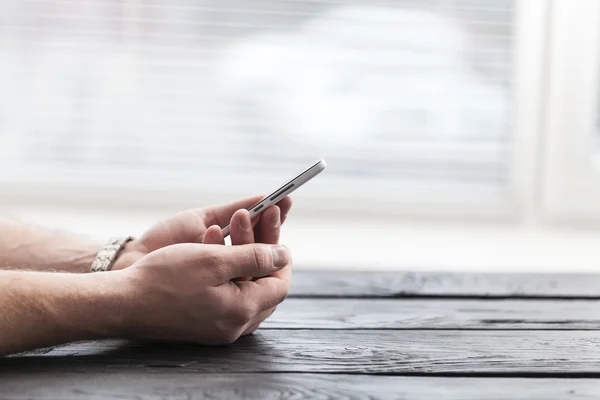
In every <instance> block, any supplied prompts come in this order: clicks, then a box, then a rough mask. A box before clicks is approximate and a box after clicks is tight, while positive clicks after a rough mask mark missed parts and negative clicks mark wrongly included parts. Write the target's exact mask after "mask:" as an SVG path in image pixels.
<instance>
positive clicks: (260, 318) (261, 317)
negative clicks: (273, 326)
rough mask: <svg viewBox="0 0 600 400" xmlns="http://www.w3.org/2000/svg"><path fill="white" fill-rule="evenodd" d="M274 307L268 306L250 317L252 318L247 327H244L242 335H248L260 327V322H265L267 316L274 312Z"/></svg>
mask: <svg viewBox="0 0 600 400" xmlns="http://www.w3.org/2000/svg"><path fill="white" fill-rule="evenodd" d="M276 309H277V307H273V308H270V309H268V310H266V311H262V312H260V313H259V314H258V315H257V316H256V317H254V318H252V320H251V321H250V322H249V323H248V325H249V326H248V328H246V330H245V331H244V333H242V336H244V335H249V334H251V333H253V332H254V331H256V330H257V329H258V328H259V327H260V324H262V323H263V322H265V320H266V319H267V318H269V317H270V316H271V315H272V314H273V313H274V312H275V310H276Z"/></svg>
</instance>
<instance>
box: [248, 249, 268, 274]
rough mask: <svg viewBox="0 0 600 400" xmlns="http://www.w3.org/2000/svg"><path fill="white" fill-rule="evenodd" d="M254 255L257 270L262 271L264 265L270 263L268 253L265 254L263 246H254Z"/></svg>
mask: <svg viewBox="0 0 600 400" xmlns="http://www.w3.org/2000/svg"><path fill="white" fill-rule="evenodd" d="M252 257H253V262H254V269H255V270H256V272H260V271H262V270H263V267H264V266H266V265H267V263H268V259H267V255H266V254H265V252H264V250H263V249H262V248H261V247H257V246H253V247H252Z"/></svg>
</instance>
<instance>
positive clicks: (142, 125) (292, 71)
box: [0, 0, 546, 215]
mask: <svg viewBox="0 0 600 400" xmlns="http://www.w3.org/2000/svg"><path fill="white" fill-rule="evenodd" d="M545 4H546V2H544V1H541V0H532V1H527V2H525V1H516V0H419V1H417V0H388V1H383V0H378V1H371V0H369V1H367V0H355V1H333V0H263V1H249V0H226V1H222V0H219V1H217V0H195V1H192V0H177V1H166V0H135V1H134V0H130V1H127V0H121V1H119V0H94V1H75V0H22V1H16V0H15V1H10V0H9V1H5V2H3V4H2V7H4V9H3V10H2V11H3V12H2V14H3V15H4V19H3V21H2V26H3V28H2V29H3V31H2V38H0V71H2V79H3V81H2V84H3V88H4V89H3V90H2V92H3V93H2V97H0V101H1V103H0V124H1V125H0V127H1V129H2V130H1V131H0V167H1V168H0V188H2V189H0V192H3V194H2V196H13V197H14V196H16V197H15V198H18V196H24V195H26V194H27V195H29V196H31V195H32V193H38V194H40V193H43V196H44V197H45V198H47V197H49V196H50V197H51V196H62V197H64V198H68V199H69V200H70V201H76V200H77V199H78V198H79V199H81V198H85V199H89V198H96V199H105V200H108V199H109V198H110V197H112V196H114V195H113V194H112V193H114V191H113V190H110V189H114V188H115V187H119V188H121V189H122V190H121V191H119V193H121V196H120V197H119V199H116V200H117V201H119V202H127V201H130V200H133V201H135V202H136V203H137V202H139V201H142V202H145V203H148V204H151V203H157V202H158V203H165V202H166V203H169V204H174V203H178V202H183V203H185V204H195V202H196V199H197V198H198V196H201V195H202V196H204V195H206V194H212V195H214V196H216V197H220V198H223V197H228V198H229V197H232V196H234V195H235V196H237V195H239V194H247V193H255V192H256V190H261V189H263V188H264V190H269V189H270V188H271V187H272V186H273V185H276V184H277V183H279V182H278V181H279V180H285V179H286V178H288V176H289V175H291V174H292V173H294V172H296V171H298V170H301V169H302V168H303V167H304V166H306V165H307V164H308V163H310V162H312V161H314V159H315V158H318V157H321V156H323V157H325V158H326V159H327V161H328V163H329V164H330V166H331V167H330V169H329V170H328V171H327V173H326V174H324V175H323V176H322V177H320V178H319V179H318V180H316V181H315V183H314V184H311V185H309V186H307V187H306V190H305V189H303V190H302V193H298V197H303V199H304V200H305V201H306V202H305V203H304V204H306V207H308V208H311V207H312V208H314V209H315V210H316V209H322V208H328V207H329V208H342V209H343V208H346V209H350V210H356V209H357V208H358V207H362V206H363V205H364V204H365V202H366V201H368V202H369V203H370V204H375V205H376V207H374V209H375V210H380V211H381V212H382V213H384V212H385V213H388V212H390V210H392V211H400V212H402V211H403V210H404V211H406V212H419V211H420V212H423V213H426V214H432V213H433V214H435V213H441V214H447V213H455V212H459V213H464V214H481V215H495V214H502V215H504V214H507V213H514V212H515V211H518V209H519V208H522V207H523V203H524V202H526V201H529V200H526V198H530V197H533V196H532V195H531V190H532V189H530V187H531V185H530V184H531V179H532V178H531V177H532V176H533V175H534V171H533V167H534V165H535V160H532V157H531V155H530V154H528V152H529V151H530V150H531V146H532V145H533V144H534V143H535V142H536V140H537V139H536V137H537V136H536V135H537V132H538V127H537V125H536V124H537V122H538V117H539V94H540V87H539V84H540V78H539V77H540V75H541V74H540V70H541V61H540V60H541V59H542V58H543V42H542V40H543V34H544V23H545V20H544V18H545V15H546V14H545V12H546V11H545ZM271 179H276V180H275V181H273V180H271ZM75 186H78V187H85V188H86V190H85V191H82V190H78V191H76V192H72V191H69V190H68V188H70V187H75ZM107 189H108V190H107ZM331 199H334V200H336V201H335V202H328V201H326V200H331Z"/></svg>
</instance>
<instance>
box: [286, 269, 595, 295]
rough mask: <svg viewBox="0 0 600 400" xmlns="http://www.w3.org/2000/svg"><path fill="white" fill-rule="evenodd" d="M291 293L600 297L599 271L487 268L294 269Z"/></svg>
mask: <svg viewBox="0 0 600 400" xmlns="http://www.w3.org/2000/svg"><path fill="white" fill-rule="evenodd" d="M599 272H600V269H599ZM291 296H292V297H310V296H320V297H365V296H371V297H412V296H444V297H573V298H600V274H486V273H428V272H393V271H374V270H373V271H323V270H306V269H304V270H302V269H300V270H296V271H295V272H294V281H293V284H292V291H291Z"/></svg>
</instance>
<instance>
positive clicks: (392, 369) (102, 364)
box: [0, 329, 600, 376]
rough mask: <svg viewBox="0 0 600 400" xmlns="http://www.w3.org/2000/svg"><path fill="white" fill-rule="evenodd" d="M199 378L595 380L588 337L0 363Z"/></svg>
mask: <svg viewBox="0 0 600 400" xmlns="http://www.w3.org/2000/svg"><path fill="white" fill-rule="evenodd" d="M114 368H125V369H130V370H132V371H133V370H138V371H144V370H146V369H152V368H176V369H181V370H187V371H197V372H202V373H207V372H228V373H239V372H305V373H365V374H452V375H461V374H463V375H470V374H478V375H488V374H492V375H493V374H497V375H502V376H506V375H510V376H522V375H527V374H540V375H542V374H546V375H552V376H554V375H555V376H568V375H573V374H578V375H582V374H590V375H593V376H600V335H598V332H595V331H433V330H407V331H398V330H384V331H381V330H371V331H363V330H359V331H347V330H346V331H335V330H275V329H270V330H268V329H265V330H262V331H259V332H258V333H257V334H255V335H253V336H251V337H245V338H242V339H241V340H239V341H238V342H237V343H235V344H234V345H231V346H227V347H199V346H189V345H172V344H152V343H146V344H139V343H128V342H125V341H121V340H113V341H102V342H84V343H74V344H70V345H66V346H61V347H56V348H53V349H49V350H47V351H46V352H45V354H29V355H20V356H17V357H11V358H6V359H3V360H1V361H0V372H7V371H13V372H14V371H28V372H31V371H54V372H58V371H64V372H69V371H71V372H75V371H80V370H85V371H87V372H90V373H91V371H110V370H113V369H114Z"/></svg>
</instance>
